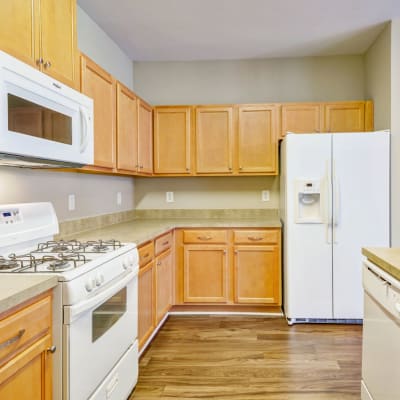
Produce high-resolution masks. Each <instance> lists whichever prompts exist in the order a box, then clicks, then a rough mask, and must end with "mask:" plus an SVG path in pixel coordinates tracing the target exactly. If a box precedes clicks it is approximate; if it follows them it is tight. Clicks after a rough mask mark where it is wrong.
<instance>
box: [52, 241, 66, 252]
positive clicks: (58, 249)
mask: <svg viewBox="0 0 400 400" xmlns="http://www.w3.org/2000/svg"><path fill="white" fill-rule="evenodd" d="M68 250H70V248H69V247H68V246H67V245H65V244H62V243H60V244H58V245H56V246H54V247H52V248H51V251H52V252H54V253H59V252H61V251H68Z"/></svg>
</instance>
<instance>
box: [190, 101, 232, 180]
mask: <svg viewBox="0 0 400 400" xmlns="http://www.w3.org/2000/svg"><path fill="white" fill-rule="evenodd" d="M232 151H233V107H207V106H205V107H196V172H197V173H199V174H231V173H232Z"/></svg>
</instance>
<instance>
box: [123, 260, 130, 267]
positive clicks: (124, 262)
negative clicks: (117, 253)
mask: <svg viewBox="0 0 400 400" xmlns="http://www.w3.org/2000/svg"><path fill="white" fill-rule="evenodd" d="M122 266H123V267H124V269H128V267H129V259H128V258H125V259H124V260H123V261H122Z"/></svg>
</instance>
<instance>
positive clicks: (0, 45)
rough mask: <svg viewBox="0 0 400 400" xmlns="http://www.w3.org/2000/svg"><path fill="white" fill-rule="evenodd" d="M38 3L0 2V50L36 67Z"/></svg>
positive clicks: (13, 0) (19, 0)
mask: <svg viewBox="0 0 400 400" xmlns="http://www.w3.org/2000/svg"><path fill="white" fill-rule="evenodd" d="M38 5H39V3H38V2H37V1H35V0H12V1H2V2H1V5H0V49H1V50H3V51H5V52H6V53H9V54H11V55H12V56H14V57H16V58H19V59H20V60H22V61H24V62H26V63H27V64H31V65H34V66H36V61H37V60H38V59H39V38H40V36H39V27H40V25H39V9H38Z"/></svg>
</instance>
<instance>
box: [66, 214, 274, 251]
mask: <svg viewBox="0 0 400 400" xmlns="http://www.w3.org/2000/svg"><path fill="white" fill-rule="evenodd" d="M280 227H281V222H280V220H279V218H278V217H272V218H257V219H252V218H247V219H245V218H243V219H235V220H233V219H215V218H210V219H206V218H201V219H195V218H177V219H135V220H132V221H128V222H122V223H119V224H114V225H109V226H105V227H103V228H100V229H93V230H90V231H86V232H81V233H78V234H75V235H70V236H69V237H65V238H64V239H77V240H95V239H103V240H107V239H116V240H119V241H121V242H125V243H126V242H133V243H136V244H137V245H140V244H141V243H144V242H146V241H148V240H151V239H154V238H155V237H157V236H159V235H161V234H163V233H164V232H166V231H168V230H170V229H174V228H280Z"/></svg>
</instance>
